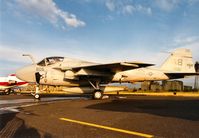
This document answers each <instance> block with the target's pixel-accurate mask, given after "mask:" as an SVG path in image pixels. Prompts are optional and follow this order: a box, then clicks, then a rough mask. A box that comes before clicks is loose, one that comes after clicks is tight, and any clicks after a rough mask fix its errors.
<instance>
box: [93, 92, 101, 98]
mask: <svg viewBox="0 0 199 138" xmlns="http://www.w3.org/2000/svg"><path fill="white" fill-rule="evenodd" d="M102 97H103V93H102V91H95V92H94V94H93V99H96V100H98V99H102Z"/></svg>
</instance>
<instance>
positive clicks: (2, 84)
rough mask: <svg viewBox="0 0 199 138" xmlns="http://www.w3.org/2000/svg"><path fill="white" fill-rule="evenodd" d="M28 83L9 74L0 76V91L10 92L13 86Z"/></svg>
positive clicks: (23, 85)
mask: <svg viewBox="0 0 199 138" xmlns="http://www.w3.org/2000/svg"><path fill="white" fill-rule="evenodd" d="M27 85H28V83H27V82H25V81H22V80H20V79H18V78H17V77H16V75H15V74H11V75H9V76H8V77H0V91H1V92H3V93H5V94H10V92H11V91H12V90H14V89H15V88H20V87H25V86H27Z"/></svg>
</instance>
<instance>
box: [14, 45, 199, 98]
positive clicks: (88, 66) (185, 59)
mask: <svg viewBox="0 0 199 138" xmlns="http://www.w3.org/2000/svg"><path fill="white" fill-rule="evenodd" d="M26 56H27V55H26ZM28 56H30V55H28ZM30 57H31V56H30ZM31 58H32V57H31ZM32 61H33V64H32V65H29V66H26V67H23V68H21V69H19V70H17V71H16V75H17V77H18V78H19V79H21V80H24V81H26V82H36V84H37V86H38V85H39V84H44V85H54V86H66V88H65V89H67V88H68V90H69V91H76V90H77V88H78V89H81V90H82V91H83V93H84V92H85V93H86V89H85V88H88V87H89V88H91V89H92V94H93V98H94V99H101V98H102V96H103V93H104V91H105V90H106V88H105V87H106V86H103V85H104V84H108V83H113V82H120V83H123V82H129V83H133V82H141V81H159V80H169V79H178V78H184V77H185V76H190V75H196V74H197V73H196V72H195V69H194V64H193V60H192V53H191V51H190V50H189V49H185V48H180V49H176V50H175V51H174V52H172V53H170V56H169V57H168V59H167V60H166V61H165V62H164V63H163V65H162V66H161V67H160V68H154V67H151V66H154V64H148V63H141V62H118V63H109V64H98V63H93V62H88V61H83V60H77V59H71V58H67V57H47V58H45V59H43V60H42V61H40V62H38V63H37V64H36V63H35V61H34V59H33V58H32ZM114 90H115V89H114ZM34 96H35V98H40V95H39V87H37V88H36V92H35V95H34Z"/></svg>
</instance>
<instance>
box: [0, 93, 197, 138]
mask: <svg viewBox="0 0 199 138" xmlns="http://www.w3.org/2000/svg"><path fill="white" fill-rule="evenodd" d="M20 101H21V102H20ZM64 119H65V120H64ZM0 122H1V123H0V137H16V138H21V137H36V138H37V137H38V138H39V137H44V138H51V137H61V138H63V137H64V138H65V137H70V138H71V137H72V138H79V137H86V138H93V137H100V138H101V137H105V138H106V137H107V138H110V137H114V138H115V137H121V138H124V137H150V136H152V137H161V138H162V137H163V138H164V137H165V138H170V137H171V138H174V137H175V138H197V137H199V134H198V131H199V97H198V98H197V97H194V98H191V97H187V98H186V97H175V96H173V97H168V96H167V97H160V96H155V97H153V96H128V97H127V98H121V99H118V98H110V99H104V100H91V99H88V98H82V97H44V98H42V100H41V101H35V100H33V99H32V97H31V96H28V95H9V96H6V95H1V96H0ZM128 132H129V133H128Z"/></svg>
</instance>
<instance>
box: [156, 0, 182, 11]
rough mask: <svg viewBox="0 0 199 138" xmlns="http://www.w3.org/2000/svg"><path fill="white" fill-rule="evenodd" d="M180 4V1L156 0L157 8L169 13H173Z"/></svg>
mask: <svg viewBox="0 0 199 138" xmlns="http://www.w3.org/2000/svg"><path fill="white" fill-rule="evenodd" d="M180 2H181V1H180V0H156V4H157V6H158V7H159V8H160V9H162V10H164V11H167V12H169V11H172V10H173V9H174V8H175V7H176V6H177V5H178V4H179V3H180Z"/></svg>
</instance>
